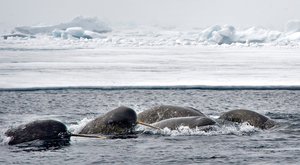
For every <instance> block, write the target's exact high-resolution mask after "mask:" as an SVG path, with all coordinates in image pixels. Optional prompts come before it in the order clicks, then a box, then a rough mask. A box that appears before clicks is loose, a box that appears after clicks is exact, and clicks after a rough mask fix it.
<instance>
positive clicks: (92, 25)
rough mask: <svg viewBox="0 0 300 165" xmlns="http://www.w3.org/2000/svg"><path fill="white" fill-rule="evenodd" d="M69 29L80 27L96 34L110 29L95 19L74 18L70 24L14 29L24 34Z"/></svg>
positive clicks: (49, 32)
mask: <svg viewBox="0 0 300 165" xmlns="http://www.w3.org/2000/svg"><path fill="white" fill-rule="evenodd" d="M70 27H81V28H82V29H84V30H89V31H94V32H98V33H104V32H110V31H111V28H110V27H108V26H107V25H106V24H105V23H104V22H101V21H99V20H98V19H97V18H85V17H81V16H80V17H76V18H74V19H73V20H72V21H71V22H67V23H61V24H58V25H52V26H21V27H16V28H15V31H17V32H20V33H24V34H31V35H35V34H51V33H52V32H53V31H54V30H55V29H59V30H65V29H68V28H70Z"/></svg>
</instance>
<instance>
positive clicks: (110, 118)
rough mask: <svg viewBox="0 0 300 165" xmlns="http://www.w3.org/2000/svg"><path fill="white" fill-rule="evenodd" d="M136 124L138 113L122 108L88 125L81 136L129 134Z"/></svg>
mask: <svg viewBox="0 0 300 165" xmlns="http://www.w3.org/2000/svg"><path fill="white" fill-rule="evenodd" d="M136 124H137V115H136V112H135V111H134V110H133V109H131V108H128V107H124V106H122V107H119V108H117V109H114V110H112V111H110V112H108V113H106V114H104V115H102V116H99V117H97V118H96V119H94V120H92V121H90V122H89V123H87V125H86V126H85V127H84V128H83V129H82V130H81V132H80V134H107V135H108V134H128V133H131V132H132V130H133V128H134V127H135V125H136Z"/></svg>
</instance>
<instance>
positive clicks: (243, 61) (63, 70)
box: [0, 47, 300, 88]
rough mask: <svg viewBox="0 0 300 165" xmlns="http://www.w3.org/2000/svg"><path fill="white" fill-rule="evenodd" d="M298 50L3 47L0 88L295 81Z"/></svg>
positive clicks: (299, 68)
mask: <svg viewBox="0 0 300 165" xmlns="http://www.w3.org/2000/svg"><path fill="white" fill-rule="evenodd" d="M299 52H300V49H299V48H291V49H286V48H285V49H282V48H271V49H270V48H221V47H169V48H99V49H79V50H27V51H11V50H5V51H3V50H2V51H1V54H0V63H1V65H0V75H1V76H0V87H1V88H35V87H83V86H84V87H86V86H89V87H90V86H92V87H103V86H106V87H107V86H178V85H207V86H299V84H300V56H299Z"/></svg>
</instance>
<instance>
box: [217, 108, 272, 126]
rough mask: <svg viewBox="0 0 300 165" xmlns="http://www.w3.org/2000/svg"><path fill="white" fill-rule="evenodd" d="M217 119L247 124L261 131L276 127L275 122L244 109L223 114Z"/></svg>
mask: <svg viewBox="0 0 300 165" xmlns="http://www.w3.org/2000/svg"><path fill="white" fill-rule="evenodd" d="M219 119H222V120H226V121H231V122H238V123H244V122H248V123H249V124H250V125H252V126H254V127H258V128H261V129H268V128H271V127H273V126H275V125H276V122H275V121H273V120H271V119H269V118H268V117H266V116H264V115H261V114H259V113H257V112H254V111H250V110H245V109H237V110H232V111H228V112H225V113H224V114H222V115H221V116H220V117H219Z"/></svg>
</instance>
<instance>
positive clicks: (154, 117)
mask: <svg viewBox="0 0 300 165" xmlns="http://www.w3.org/2000/svg"><path fill="white" fill-rule="evenodd" d="M188 116H205V115H204V114H203V113H201V112H200V111H198V110H197V109H194V108H191V107H179V106H172V105H161V106H156V107H153V108H151V109H148V110H145V111H143V112H141V113H139V114H138V121H141V122H144V123H149V124H151V123H155V122H159V121H161V120H165V119H170V118H174V117H188Z"/></svg>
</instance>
